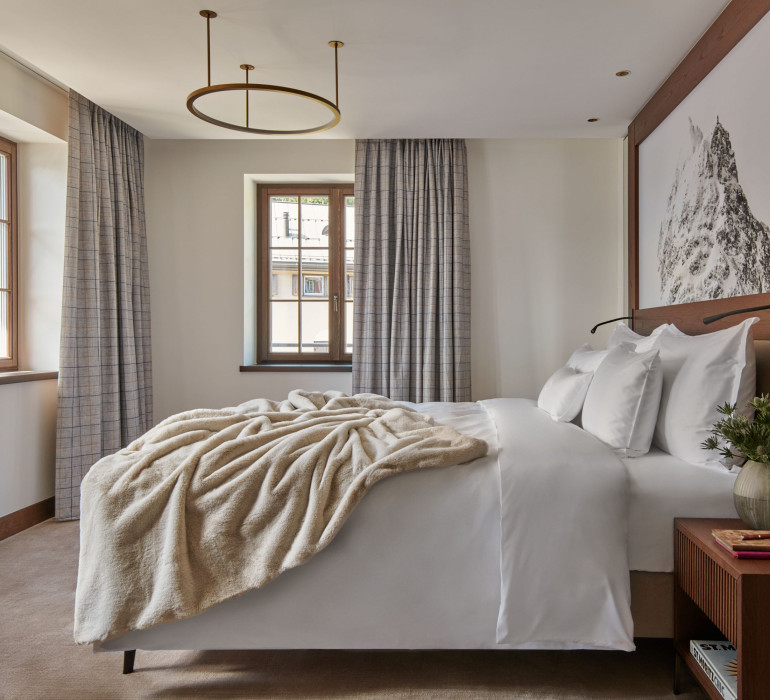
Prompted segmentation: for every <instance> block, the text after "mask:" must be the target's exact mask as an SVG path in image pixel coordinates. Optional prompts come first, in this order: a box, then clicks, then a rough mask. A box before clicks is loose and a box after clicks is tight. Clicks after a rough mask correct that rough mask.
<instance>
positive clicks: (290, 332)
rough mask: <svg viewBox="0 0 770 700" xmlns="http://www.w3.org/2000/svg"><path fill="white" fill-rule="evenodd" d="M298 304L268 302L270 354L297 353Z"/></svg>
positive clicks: (291, 302) (293, 302)
mask: <svg viewBox="0 0 770 700" xmlns="http://www.w3.org/2000/svg"><path fill="white" fill-rule="evenodd" d="M298 316H299V304H297V302H295V301H272V302H270V352H297V335H298V330H299V318H298Z"/></svg>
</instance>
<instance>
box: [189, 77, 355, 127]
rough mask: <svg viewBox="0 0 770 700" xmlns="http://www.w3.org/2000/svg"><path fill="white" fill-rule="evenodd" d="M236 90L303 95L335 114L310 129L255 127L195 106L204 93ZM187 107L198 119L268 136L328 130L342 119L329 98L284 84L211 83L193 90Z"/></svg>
mask: <svg viewBox="0 0 770 700" xmlns="http://www.w3.org/2000/svg"><path fill="white" fill-rule="evenodd" d="M235 90H244V91H248V90H259V91H262V92H280V93H283V94H287V95H294V96H296V97H302V98H304V99H308V100H312V101H313V102H317V103H318V104H320V105H323V106H324V107H326V108H328V109H329V111H330V112H331V113H332V115H333V116H332V118H331V120H329V121H328V122H327V123H326V124H322V125H321V126H314V127H311V128H309V129H293V130H286V129H257V128H254V127H246V126H239V125H238V124H231V123H229V122H224V121H221V120H219V119H215V118H214V117H210V116H209V115H207V114H205V113H204V112H201V111H200V110H199V109H198V108H197V107H196V106H195V101H196V100H197V99H199V98H200V97H203V96H204V95H211V94H214V93H217V92H231V91H235ZM187 109H189V110H190V112H192V113H193V114H194V115H195V116H196V117H198V119H202V120H203V121H205V122H208V123H209V124H214V125H215V126H221V127H224V128H226V129H233V130H235V131H242V132H244V133H247V134H263V135H267V136H275V135H282V134H287V135H294V134H313V133H317V132H319V131H326V130H327V129H331V128H332V127H333V126H336V125H337V124H339V121H340V110H339V109H338V108H337V105H335V104H334V103H333V102H331V101H330V100H327V99H326V98H325V97H321V96H320V95H315V94H313V93H312V92H306V91H305V90H298V89H296V88H289V87H283V86H282V85H265V84H263V83H222V84H220V85H209V86H206V87H202V88H199V89H198V90H195V91H193V92H191V93H190V94H189V95H188V96H187Z"/></svg>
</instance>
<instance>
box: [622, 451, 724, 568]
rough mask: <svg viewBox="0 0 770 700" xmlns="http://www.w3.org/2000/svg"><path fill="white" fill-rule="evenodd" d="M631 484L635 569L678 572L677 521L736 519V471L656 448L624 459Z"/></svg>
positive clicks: (631, 555) (632, 562) (630, 538)
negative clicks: (684, 519)
mask: <svg viewBox="0 0 770 700" xmlns="http://www.w3.org/2000/svg"><path fill="white" fill-rule="evenodd" d="M623 462H624V463H625V464H626V467H627V468H628V474H629V484H630V504H629V516H628V527H629V535H628V559H629V565H630V567H631V568H632V569H633V570H635V571H673V570H674V518H737V517H738V514H737V513H736V512H735V506H734V505H733V484H734V483H735V478H736V476H737V474H736V473H733V472H729V471H727V469H724V468H723V467H705V466H696V465H693V464H688V463H687V462H684V461H683V460H681V459H679V458H678V457H674V456H673V455H670V454H668V453H667V452H663V451H662V450H660V449H658V448H653V449H652V450H650V452H649V453H648V454H646V455H644V456H643V457H635V458H625V459H623Z"/></svg>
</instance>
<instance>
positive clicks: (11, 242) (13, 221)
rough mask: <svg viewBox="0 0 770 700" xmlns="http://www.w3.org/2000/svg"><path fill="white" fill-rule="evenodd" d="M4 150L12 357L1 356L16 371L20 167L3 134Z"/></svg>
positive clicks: (2, 366) (4, 368) (0, 148)
mask: <svg viewBox="0 0 770 700" xmlns="http://www.w3.org/2000/svg"><path fill="white" fill-rule="evenodd" d="M0 153H2V154H3V155H5V156H6V157H7V159H6V164H7V170H6V185H7V188H8V191H7V193H6V195H7V197H8V211H7V214H8V219H0V221H1V222H2V223H7V224H8V234H9V235H8V268H9V269H8V281H9V287H8V288H3V290H2V291H7V292H9V294H8V307H9V308H8V321H9V324H8V347H9V349H10V357H6V358H0V372H13V371H16V370H18V369H19V327H18V322H19V270H18V267H19V249H18V242H19V233H18V214H17V213H18V208H17V170H16V144H15V143H14V142H13V141H8V140H7V139H4V138H2V137H0Z"/></svg>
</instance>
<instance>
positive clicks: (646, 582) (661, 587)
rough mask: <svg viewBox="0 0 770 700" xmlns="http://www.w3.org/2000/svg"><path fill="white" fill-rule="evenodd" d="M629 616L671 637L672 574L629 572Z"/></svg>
mask: <svg viewBox="0 0 770 700" xmlns="http://www.w3.org/2000/svg"><path fill="white" fill-rule="evenodd" d="M631 614H632V616H633V618H634V637H664V638H671V637H673V635H674V575H673V574H666V573H652V572H648V571H632V572H631ZM135 661H136V649H126V650H125V651H124V652H123V674H124V675H126V674H129V673H133V672H134V662H135Z"/></svg>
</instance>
